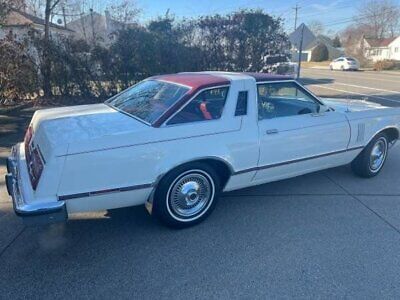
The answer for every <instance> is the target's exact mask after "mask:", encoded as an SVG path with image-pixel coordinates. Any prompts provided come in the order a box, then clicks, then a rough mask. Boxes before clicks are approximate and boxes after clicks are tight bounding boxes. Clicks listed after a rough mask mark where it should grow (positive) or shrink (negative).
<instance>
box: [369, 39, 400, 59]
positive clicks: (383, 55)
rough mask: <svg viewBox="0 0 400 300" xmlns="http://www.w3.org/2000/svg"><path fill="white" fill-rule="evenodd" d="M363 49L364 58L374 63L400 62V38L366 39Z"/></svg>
mask: <svg viewBox="0 0 400 300" xmlns="http://www.w3.org/2000/svg"><path fill="white" fill-rule="evenodd" d="M362 47H363V51H364V56H365V57H366V58H367V59H370V60H372V61H374V62H375V61H380V60H387V59H390V60H398V61H400V36H398V37H394V38H384V39H371V38H365V37H364V38H363V41H362Z"/></svg>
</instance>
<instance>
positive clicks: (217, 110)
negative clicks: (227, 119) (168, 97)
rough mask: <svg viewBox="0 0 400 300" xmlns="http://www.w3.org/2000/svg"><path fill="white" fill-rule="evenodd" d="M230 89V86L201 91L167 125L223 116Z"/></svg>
mask: <svg viewBox="0 0 400 300" xmlns="http://www.w3.org/2000/svg"><path fill="white" fill-rule="evenodd" d="M228 90H229V88H228V87H220V88H214V89H208V90H205V91H203V92H201V93H200V94H198V95H197V96H196V97H195V98H194V99H192V100H191V101H190V102H189V103H188V104H187V105H186V106H184V108H183V109H182V110H181V111H180V112H178V113H177V114H176V115H175V116H174V117H172V118H171V120H170V121H169V122H168V123H167V125H173V124H182V123H189V122H198V121H208V120H216V119H219V118H221V115H222V111H223V109H224V106H225V101H226V97H227V95H228Z"/></svg>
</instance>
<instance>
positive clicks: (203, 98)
mask: <svg viewBox="0 0 400 300" xmlns="http://www.w3.org/2000/svg"><path fill="white" fill-rule="evenodd" d="M399 126H400V109H398V108H387V107H383V106H379V105H377V104H372V103H367V102H363V101H360V102H356V103H347V102H340V101H326V102H325V101H323V100H321V99H319V98H318V97H316V96H315V95H313V94H312V93H311V92H310V91H308V90H307V89H306V88H304V87H303V86H302V85H300V84H299V83H298V82H296V81H295V80H293V79H291V78H289V77H285V76H278V75H268V74H249V73H246V74H245V73H223V72H202V73H180V74H173V75H164V76H156V77H151V78H149V79H146V80H144V81H142V82H140V83H138V84H136V85H134V86H133V87H131V88H129V89H127V90H125V91H123V92H122V93H120V94H118V95H116V96H114V97H113V98H111V99H110V100H108V101H107V102H105V103H104V104H94V105H83V106H72V107H60V108H52V109H45V110H39V111H37V112H36V113H35V114H34V116H33V118H32V121H31V123H30V126H29V128H28V130H27V133H26V136H25V140H24V142H22V143H20V144H17V145H15V146H14V147H13V148H12V155H11V157H10V158H9V159H8V163H7V167H8V174H7V175H6V182H7V187H8V191H9V193H10V195H11V196H12V200H13V203H14V208H15V212H16V214H17V215H19V216H22V217H24V220H26V221H28V222H34V223H36V222H43V221H44V222H50V221H59V220H66V219H67V217H68V216H69V215H71V214H74V213H77V212H87V211H98V210H106V209H113V208H119V207H127V206H134V205H142V204H146V207H147V209H148V211H149V212H150V213H152V214H154V215H156V216H157V217H159V218H160V219H161V220H162V221H164V222H165V223H166V224H168V225H171V226H175V227H184V226H189V225H193V224H195V223H198V222H200V221H202V220H203V219H205V218H206V217H207V216H208V215H209V214H210V213H211V211H212V210H213V208H214V206H215V204H216V201H217V198H218V196H219V194H220V193H221V192H224V191H225V192H226V191H232V190H237V189H241V188H245V187H249V186H254V185H258V184H263V183H267V182H271V181H276V180H280V179H285V178H289V177H293V176H297V175H301V174H305V173H309V172H314V171H318V170H322V169H326V168H332V167H336V166H340V165H345V164H348V163H351V165H352V167H353V170H354V172H355V173H356V174H358V175H360V176H363V177H372V176H375V175H377V174H378V173H379V171H380V170H381V169H382V167H383V165H384V163H385V160H386V157H387V155H388V150H389V148H390V146H392V145H393V144H394V143H395V142H396V141H397V139H398V138H399V130H400V128H399ZM243 205H246V203H243Z"/></svg>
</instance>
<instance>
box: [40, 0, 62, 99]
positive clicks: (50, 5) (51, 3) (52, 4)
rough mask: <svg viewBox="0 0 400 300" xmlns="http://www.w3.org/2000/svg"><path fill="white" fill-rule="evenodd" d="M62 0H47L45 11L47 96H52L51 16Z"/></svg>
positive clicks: (45, 86) (45, 79)
mask: <svg viewBox="0 0 400 300" xmlns="http://www.w3.org/2000/svg"><path fill="white" fill-rule="evenodd" d="M60 2H61V0H46V7H45V11H44V40H43V66H42V75H43V93H44V95H45V96H51V95H52V91H51V82H50V76H51V62H50V58H49V50H50V25H51V24H50V18H51V14H52V12H53V11H54V9H55V8H56V6H57V5H58V4H59V3H60Z"/></svg>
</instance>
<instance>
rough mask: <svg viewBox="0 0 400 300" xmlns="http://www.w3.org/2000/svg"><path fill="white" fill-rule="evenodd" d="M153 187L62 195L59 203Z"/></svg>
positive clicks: (139, 186)
mask: <svg viewBox="0 0 400 300" xmlns="http://www.w3.org/2000/svg"><path fill="white" fill-rule="evenodd" d="M153 186H154V184H153V183H147V184H138V185H132V186H126V187H120V188H112V189H106V190H98V191H91V192H83V193H76V194H68V195H61V196H58V201H65V200H72V199H78V198H85V197H93V196H98V195H104V194H109V193H119V192H128V191H134V190H140V189H147V188H151V187H153Z"/></svg>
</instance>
